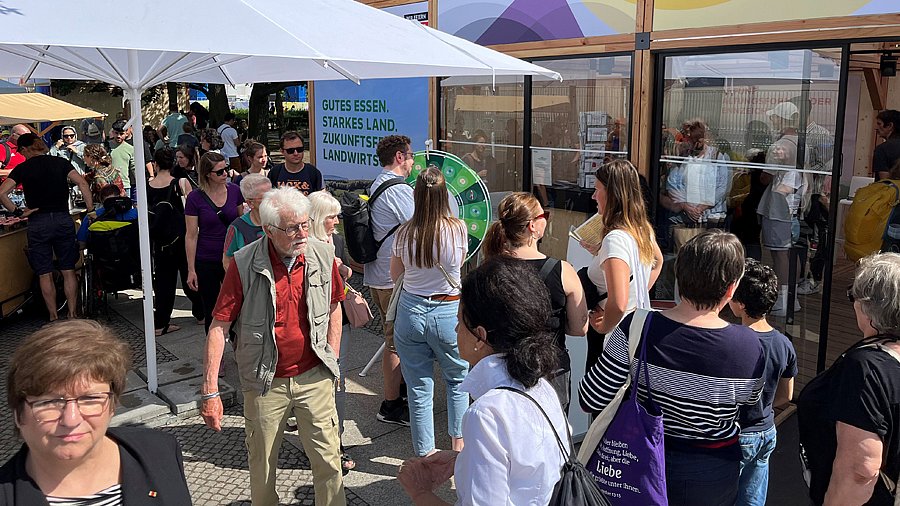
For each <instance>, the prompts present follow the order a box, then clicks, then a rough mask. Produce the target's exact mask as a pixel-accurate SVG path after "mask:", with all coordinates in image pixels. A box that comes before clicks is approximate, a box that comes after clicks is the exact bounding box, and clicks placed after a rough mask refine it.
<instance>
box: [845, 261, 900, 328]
mask: <svg viewBox="0 0 900 506" xmlns="http://www.w3.org/2000/svg"><path fill="white" fill-rule="evenodd" d="M850 294H851V295H852V296H853V299H854V300H856V301H857V302H859V305H860V310H861V311H862V313H863V314H864V315H866V316H868V317H869V319H871V320H872V322H871V324H872V327H873V328H874V329H875V330H877V331H878V332H879V333H881V334H892V335H895V336H900V254H897V253H875V254H874V255H869V256H867V257H865V258H863V259H862V260H860V261H859V267H858V268H857V269H856V277H855V278H854V279H853V286H852V287H851V288H850Z"/></svg>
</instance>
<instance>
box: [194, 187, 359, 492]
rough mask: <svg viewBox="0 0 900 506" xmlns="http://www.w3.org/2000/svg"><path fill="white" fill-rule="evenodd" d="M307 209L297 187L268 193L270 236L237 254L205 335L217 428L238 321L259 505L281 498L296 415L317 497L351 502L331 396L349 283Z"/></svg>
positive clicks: (204, 395)
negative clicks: (281, 459)
mask: <svg viewBox="0 0 900 506" xmlns="http://www.w3.org/2000/svg"><path fill="white" fill-rule="evenodd" d="M309 210H310V204H309V200H308V199H307V198H306V197H305V196H304V195H303V194H302V193H300V191H298V190H296V189H294V188H291V187H283V188H278V189H275V190H271V191H269V192H267V193H266V194H265V195H264V196H263V200H262V203H261V204H260V208H259V214H260V221H261V223H262V227H263V230H264V232H265V236H264V237H262V238H261V239H259V240H257V241H256V242H254V243H251V244H249V245H247V246H245V247H244V248H242V249H241V250H239V251H238V252H237V253H235V255H234V264H233V265H232V266H231V267H229V269H228V271H227V272H226V274H225V280H224V282H223V283H222V288H221V290H220V291H219V299H218V301H217V302H216V307H215V309H214V310H213V322H212V325H211V326H210V328H209V334H208V336H207V342H206V361H205V366H206V367H205V369H206V373H205V379H204V383H203V388H202V391H201V401H202V406H201V415H202V416H203V419H204V421H205V422H206V425H207V426H209V427H210V428H212V429H214V430H217V431H218V430H221V420H222V401H221V398H220V397H219V388H218V372H219V364H220V361H221V358H222V353H223V351H224V347H225V336H226V335H227V331H228V328H229V327H230V326H231V323H232V322H235V321H236V322H237V323H236V325H235V329H236V331H237V339H236V342H235V344H234V349H235V359H236V360H237V365H238V373H239V374H240V379H241V390H242V391H243V395H244V427H245V431H246V444H247V451H248V454H249V455H248V460H249V467H250V496H251V501H252V502H253V504H255V505H257V504H258V505H263V506H269V505H272V506H274V505H277V504H278V502H279V498H278V493H277V492H276V490H275V471H276V467H277V463H278V450H279V448H280V447H281V441H282V438H283V433H284V426H285V420H286V419H287V417H288V416H290V415H291V414H293V415H294V416H296V418H297V425H298V434H299V437H300V441H301V442H302V443H303V448H304V450H305V452H306V455H307V456H308V457H309V462H310V466H311V467H312V473H313V487H314V490H315V496H316V505H329V506H342V505H344V504H346V498H345V495H344V485H343V477H342V475H341V458H340V437H339V436H338V428H337V422H336V420H337V411H336V410H335V403H334V381H335V378H337V377H338V375H339V371H338V365H337V360H336V357H337V356H339V353H340V351H339V350H340V337H341V306H340V302H341V301H342V300H343V299H344V294H343V290H342V287H343V284H342V283H341V282H340V274H339V273H338V269H337V267H336V266H335V261H334V246H332V245H330V244H326V243H322V242H317V241H312V242H308V241H307V237H308V236H309ZM273 295H274V299H273V297H272V296H273Z"/></svg>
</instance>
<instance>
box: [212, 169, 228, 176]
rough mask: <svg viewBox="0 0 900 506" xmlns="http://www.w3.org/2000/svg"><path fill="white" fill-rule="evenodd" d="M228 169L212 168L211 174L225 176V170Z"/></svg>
mask: <svg viewBox="0 0 900 506" xmlns="http://www.w3.org/2000/svg"><path fill="white" fill-rule="evenodd" d="M227 170H228V169H219V170H211V171H210V172H209V173H210V174H215V175H217V176H224V175H225V172H226V171H227Z"/></svg>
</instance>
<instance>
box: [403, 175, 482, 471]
mask: <svg viewBox="0 0 900 506" xmlns="http://www.w3.org/2000/svg"><path fill="white" fill-rule="evenodd" d="M413 201H414V202H415V211H413V216H412V219H410V220H409V221H408V222H406V223H405V224H403V225H401V226H400V228H399V229H398V230H397V233H396V235H395V237H396V239H395V241H394V245H393V255H392V257H391V278H392V279H393V280H394V282H395V283H396V282H397V280H398V278H399V277H400V275H401V274H403V288H402V291H401V293H400V296H399V302H398V303H397V317H396V319H395V320H394V346H395V347H396V348H397V355H398V356H399V357H400V370H401V371H402V372H403V378H404V379H405V380H406V385H407V392H408V394H409V421H410V426H411V429H412V440H413V441H412V442H413V449H414V450H415V452H416V455H417V456H419V457H424V456H425V455H429V454H431V453H433V452H434V451H435V443H434V411H433V399H434V363H435V361H437V362H438V364H440V366H441V372H442V373H443V376H444V381H445V382H446V383H447V429H448V432H449V433H450V438H451V440H452V442H451V447H452V448H451V449H453V450H456V451H459V450H461V449H462V447H463V440H462V417H463V413H464V412H465V411H466V408H467V407H468V405H469V396H468V395H467V394H466V393H465V392H463V391H462V390H461V389H460V383H462V381H463V380H464V379H465V377H466V373H467V372H468V370H469V366H468V364H467V363H466V361H465V360H463V359H462V358H461V357H460V355H459V348H458V347H457V345H456V330H455V328H456V322H457V318H456V312H457V309H458V308H459V289H460V269H461V267H462V264H463V262H465V259H466V252H467V251H468V234H467V232H466V226H465V224H464V223H463V222H462V221H460V220H459V219H457V218H455V217H453V216H451V215H450V203H449V201H448V194H447V184H446V181H445V180H444V174H443V173H442V172H441V170H440V169H438V168H437V167H433V166H432V167H428V168H426V169H425V170H423V171H422V172H421V173H420V174H419V177H418V178H416V187H415V189H414V190H413ZM396 289H397V288H395V290H396Z"/></svg>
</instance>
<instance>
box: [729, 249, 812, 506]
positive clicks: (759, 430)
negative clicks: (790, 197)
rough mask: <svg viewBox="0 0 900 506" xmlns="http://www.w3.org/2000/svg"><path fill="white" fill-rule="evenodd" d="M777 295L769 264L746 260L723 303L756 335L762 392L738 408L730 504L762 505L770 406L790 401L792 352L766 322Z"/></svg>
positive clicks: (770, 446) (770, 443)
mask: <svg viewBox="0 0 900 506" xmlns="http://www.w3.org/2000/svg"><path fill="white" fill-rule="evenodd" d="M777 297H778V278H777V277H776V276H775V271H773V270H772V268H770V267H769V266H766V265H763V264H761V263H759V262H758V261H756V260H754V259H752V258H748V259H747V260H746V264H745V267H744V277H743V278H741V282H740V284H739V285H738V288H737V290H736V291H735V293H734V297H733V298H732V299H731V301H729V303H728V305H729V306H730V307H731V311H732V312H734V314H735V315H736V316H738V317H740V319H741V323H742V324H743V325H745V326H747V327H750V328H751V329H752V330H754V331H756V333H757V336H758V337H759V340H760V342H761V344H762V346H763V354H764V355H765V361H766V366H765V372H764V373H763V381H764V385H763V392H762V396H760V399H759V402H758V403H756V404H753V405H748V406H743V407H742V408H741V412H740V425H741V435H740V443H741V451H742V453H743V457H742V459H741V477H740V481H739V483H738V496H737V501H736V502H735V505H737V506H750V505H759V506H764V505H765V504H766V493H767V489H768V485H769V456H770V455H771V454H772V452H773V451H774V450H775V439H776V435H775V415H774V411H773V407H782V406H785V405H787V404H788V403H789V402H790V401H791V396H792V395H793V391H794V377H795V376H797V354H796V353H795V352H794V347H793V345H791V342H790V341H788V339H787V337H785V336H784V334H782V333H781V332H778V331H777V330H775V329H774V328H772V326H771V325H769V322H768V321H767V320H766V315H767V314H768V313H769V311H771V310H772V306H774V305H775V299H776V298H777Z"/></svg>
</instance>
